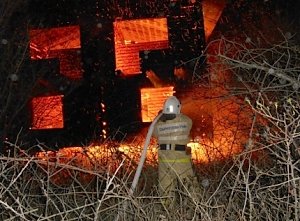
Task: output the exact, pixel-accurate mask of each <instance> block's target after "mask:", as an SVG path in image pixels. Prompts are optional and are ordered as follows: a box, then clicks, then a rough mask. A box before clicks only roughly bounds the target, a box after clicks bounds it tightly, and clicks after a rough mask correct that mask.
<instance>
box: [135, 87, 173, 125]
mask: <svg viewBox="0 0 300 221" xmlns="http://www.w3.org/2000/svg"><path fill="white" fill-rule="evenodd" d="M173 89H174V87H172V86H171V87H160V88H141V105H142V121H143V122H151V121H152V120H153V119H154V118H155V117H156V115H157V114H158V112H159V111H160V110H161V109H162V107H163V104H164V102H165V100H166V98H167V97H169V96H172V95H173V94H174V93H175V91H174V90H173Z"/></svg>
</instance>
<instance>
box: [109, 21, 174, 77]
mask: <svg viewBox="0 0 300 221" xmlns="http://www.w3.org/2000/svg"><path fill="white" fill-rule="evenodd" d="M114 40H115V59H116V61H115V62H116V70H120V71H121V72H122V74H124V75H132V74H139V73H141V69H140V58H139V52H140V51H144V50H158V49H166V48H168V47H169V40H168V26H167V19H166V18H149V19H136V20H124V21H116V22H114Z"/></svg>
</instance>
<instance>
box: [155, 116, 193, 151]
mask: <svg viewBox="0 0 300 221" xmlns="http://www.w3.org/2000/svg"><path fill="white" fill-rule="evenodd" d="M192 124H193V123H192V120H191V119H190V118H189V117H188V116H186V115H184V114H178V115H176V117H175V118H174V119H172V120H166V121H165V122H164V121H160V120H159V121H158V122H157V123H156V125H155V126H154V131H153V136H154V137H156V138H157V142H158V144H172V147H174V145H176V144H178V145H186V144H187V143H188V142H189V140H190V137H189V135H190V130H191V128H192Z"/></svg>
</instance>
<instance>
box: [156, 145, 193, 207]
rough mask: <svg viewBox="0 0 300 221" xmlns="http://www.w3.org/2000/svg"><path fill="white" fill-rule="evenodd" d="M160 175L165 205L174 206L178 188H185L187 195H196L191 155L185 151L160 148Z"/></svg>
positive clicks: (160, 188)
mask: <svg viewBox="0 0 300 221" xmlns="http://www.w3.org/2000/svg"><path fill="white" fill-rule="evenodd" d="M158 177H159V191H160V194H161V196H162V197H163V200H162V203H163V204H164V206H166V207H173V206H174V204H175V202H176V189H177V188H180V189H181V190H184V191H185V192H186V194H187V196H188V195H189V196H190V197H196V195H195V191H194V190H195V188H194V187H193V185H194V184H195V183H197V182H196V177H195V173H194V171H193V167H192V160H191V155H190V154H187V153H186V152H185V151H176V150H158ZM177 192H178V191H177Z"/></svg>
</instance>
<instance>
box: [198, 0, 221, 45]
mask: <svg viewBox="0 0 300 221" xmlns="http://www.w3.org/2000/svg"><path fill="white" fill-rule="evenodd" d="M225 5H226V0H218V1H211V0H203V1H202V10H203V18H204V31H205V38H206V40H207V39H208V38H209V36H210V35H211V33H212V32H213V30H214V28H215V26H216V25H217V23H218V20H219V18H220V16H221V14H222V12H223V9H224V7H225Z"/></svg>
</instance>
